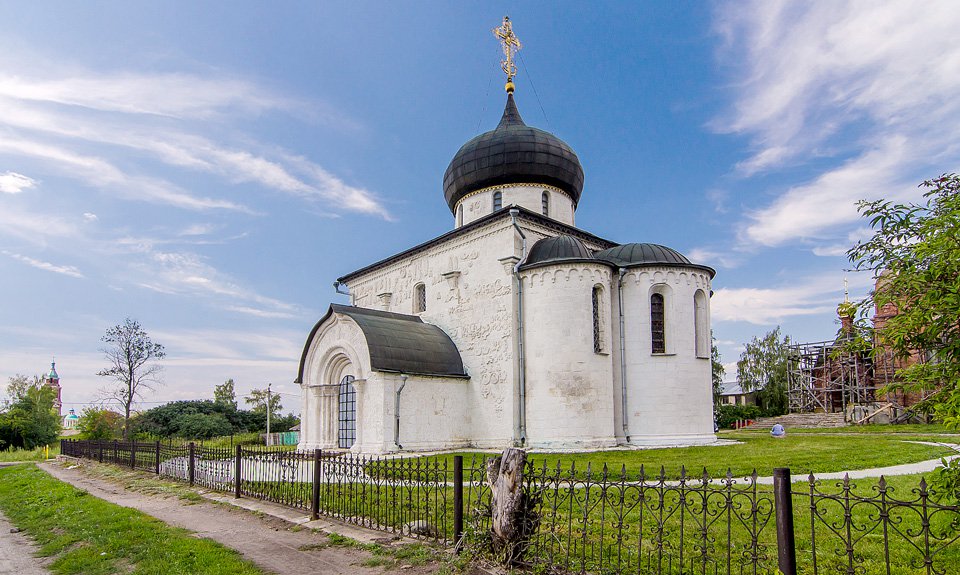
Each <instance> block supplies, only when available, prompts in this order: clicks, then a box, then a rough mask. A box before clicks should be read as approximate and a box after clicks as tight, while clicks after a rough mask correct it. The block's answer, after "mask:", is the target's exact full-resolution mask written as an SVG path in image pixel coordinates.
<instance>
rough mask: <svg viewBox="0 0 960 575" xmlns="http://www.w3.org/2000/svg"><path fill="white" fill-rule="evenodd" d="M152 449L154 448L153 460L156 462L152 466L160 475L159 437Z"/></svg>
mask: <svg viewBox="0 0 960 575" xmlns="http://www.w3.org/2000/svg"><path fill="white" fill-rule="evenodd" d="M154 450H155V451H154V455H155V456H156V457H155V459H154V460H155V461H156V464H157V465H156V467H154V472H155V473H156V474H157V476H158V477H159V476H160V440H159V439H158V440H157V444H156V446H154Z"/></svg>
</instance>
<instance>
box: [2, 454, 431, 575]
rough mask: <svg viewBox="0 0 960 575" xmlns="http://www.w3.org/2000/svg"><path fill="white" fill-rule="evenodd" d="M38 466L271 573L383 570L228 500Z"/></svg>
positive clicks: (361, 554) (357, 553)
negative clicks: (131, 486)
mask: <svg viewBox="0 0 960 575" xmlns="http://www.w3.org/2000/svg"><path fill="white" fill-rule="evenodd" d="M39 467H40V468H41V469H43V470H44V471H46V472H47V473H49V474H50V475H52V476H53V477H56V478H57V479H59V480H61V481H64V482H66V483H70V484H71V485H73V486H75V487H77V488H79V489H84V490H86V491H88V492H89V493H90V494H91V495H94V496H96V497H99V498H101V499H105V500H107V501H109V502H111V503H116V504H117V505H122V506H124V507H131V508H133V509H137V510H139V511H142V512H143V513H146V514H147V515H152V516H153V517H156V518H157V519H160V520H161V521H164V522H166V523H168V524H170V525H174V526H177V527H183V528H185V529H189V530H191V531H194V532H196V533H197V535H198V536H200V537H207V538H209V539H213V540H214V541H218V542H220V543H222V544H223V545H226V546H227V547H230V548H232V549H235V550H237V551H238V552H240V553H241V554H242V555H243V556H244V557H245V558H247V559H249V560H250V561H253V562H254V563H256V564H257V565H258V566H260V567H261V568H262V569H264V570H266V571H269V572H273V573H277V574H280V575H287V574H290V575H304V574H307V573H323V574H324V575H337V574H346V573H349V574H358V575H366V574H370V575H374V574H382V573H384V568H383V567H364V566H363V565H362V563H363V562H364V561H365V560H368V559H369V558H370V557H372V555H371V554H370V553H368V552H366V551H362V550H359V549H352V548H344V547H328V546H326V544H327V542H328V538H327V536H326V535H325V534H323V533H315V532H313V531H312V530H310V529H300V530H291V526H292V525H291V523H289V522H287V521H284V520H281V519H277V518H274V517H270V516H269V515H262V516H258V515H255V514H252V513H250V512H248V511H245V510H242V509H237V508H234V507H230V506H227V505H217V504H215V503H208V502H202V503H192V502H187V501H183V500H181V499H179V498H177V497H161V496H153V495H144V494H141V493H136V492H133V491H127V490H125V489H124V488H123V487H121V486H119V485H117V484H115V483H111V482H109V481H106V480H102V479H97V478H94V477H90V476H89V475H86V474H85V473H83V472H82V470H81V469H82V468H80V467H75V466H63V465H59V464H56V463H41V464H39ZM402 568H403V573H404V574H405V575H408V574H409V575H414V574H427V573H432V572H434V571H435V570H436V566H429V565H428V566H423V567H412V568H410V567H408V566H403V567H402ZM2 569H3V568H2V567H0V573H6V572H5V571H2ZM17 575H26V572H23V571H19V570H18V571H17Z"/></svg>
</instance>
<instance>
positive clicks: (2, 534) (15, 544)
mask: <svg viewBox="0 0 960 575" xmlns="http://www.w3.org/2000/svg"><path fill="white" fill-rule="evenodd" d="M12 529H13V525H12V524H11V523H10V522H9V521H7V518H6V517H4V516H3V514H2V513H0V575H49V573H50V572H49V571H47V570H46V569H45V568H44V566H43V565H44V562H43V560H42V559H38V558H37V557H34V555H33V554H34V553H36V551H37V546H36V545H34V543H33V541H31V540H30V539H28V538H27V536H26V535H24V534H23V533H13V532H12V531H11V530H12Z"/></svg>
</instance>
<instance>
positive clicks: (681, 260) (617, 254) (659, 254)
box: [594, 244, 690, 266]
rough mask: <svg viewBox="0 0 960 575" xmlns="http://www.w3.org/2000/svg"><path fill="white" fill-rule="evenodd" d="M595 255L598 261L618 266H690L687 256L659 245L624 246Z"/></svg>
mask: <svg viewBox="0 0 960 575" xmlns="http://www.w3.org/2000/svg"><path fill="white" fill-rule="evenodd" d="M594 255H595V256H596V258H597V259H600V260H606V261H608V262H610V263H612V264H615V265H618V266H629V265H632V264H675V265H686V266H688V265H690V260H688V259H687V256H685V255H683V254H681V253H680V252H678V251H677V250H674V249H671V248H668V247H667V246H661V245H658V244H623V245H622V246H616V247H612V248H607V249H605V250H602V251H599V252H597V253H595V254H594Z"/></svg>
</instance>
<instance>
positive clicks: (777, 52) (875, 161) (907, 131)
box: [715, 0, 960, 246]
mask: <svg viewBox="0 0 960 575" xmlns="http://www.w3.org/2000/svg"><path fill="white" fill-rule="evenodd" d="M958 26H960V10H957V7H956V4H955V3H954V2H952V1H950V0H942V1H932V2H926V3H924V5H923V9H922V10H918V9H917V6H916V4H915V3H913V2H908V1H891V2H857V1H852V2H820V3H786V2H768V1H765V0H763V1H761V0H756V1H754V2H752V3H751V4H749V5H744V4H743V3H730V4H724V5H722V6H721V7H720V8H719V9H718V11H717V30H718V31H719V33H720V34H721V36H722V37H723V38H724V39H725V40H726V45H725V46H724V47H723V48H722V49H721V55H722V57H723V58H724V59H726V60H727V61H729V62H730V63H733V64H734V66H735V67H736V68H737V69H738V70H739V72H738V73H737V77H736V78H735V86H734V90H735V93H736V95H737V97H736V102H735V103H734V105H733V109H732V112H731V113H730V114H729V116H728V117H726V118H722V119H719V120H718V121H717V122H716V124H715V125H716V127H717V128H718V129H720V130H721V131H726V132H732V133H738V134H743V135H745V136H747V137H749V138H750V140H751V142H752V145H753V148H754V151H753V154H752V156H751V157H749V158H747V159H745V160H744V161H743V162H741V163H740V164H739V166H738V167H739V170H740V172H741V173H742V174H743V175H745V176H751V175H753V174H755V173H758V172H762V171H771V170H776V169H779V168H782V167H785V166H790V165H798V164H800V165H802V164H805V163H810V162H812V161H814V160H816V161H817V162H818V164H822V165H825V166H826V168H820V169H821V172H820V173H819V175H815V176H813V177H811V178H809V180H808V181H807V182H806V183H804V184H800V185H793V186H791V187H789V188H787V189H786V190H782V191H780V192H779V193H778V195H777V197H776V199H774V200H773V201H772V202H771V203H770V204H769V205H768V206H766V207H763V208H760V209H758V210H756V211H754V212H752V213H750V214H749V215H748V219H747V222H746V225H745V226H744V229H743V230H742V233H741V240H742V241H743V242H744V243H747V244H760V245H764V246H776V245H782V244H784V243H786V242H789V241H794V240H797V239H818V238H824V237H826V236H831V237H832V236H835V235H836V234H837V233H838V232H841V233H842V231H843V230H844V228H847V227H849V226H850V225H852V224H853V223H854V222H856V221H858V220H859V214H858V213H857V211H856V209H855V206H854V203H855V201H856V200H858V199H874V198H878V197H903V196H911V195H915V194H917V192H916V187H915V186H916V184H917V183H919V181H920V180H922V179H924V178H926V177H931V176H935V175H938V174H939V173H941V172H944V171H953V170H955V169H956V166H957V164H958V163H960V145H958V143H957V141H956V138H955V132H956V126H957V125H958V123H960V99H958V98H956V94H957V93H960V44H957V43H956V42H950V41H949V38H952V37H953V35H954V31H955V30H956V29H957V27H958ZM741 62H742V65H741V64H740V63H741ZM774 191H776V190H774Z"/></svg>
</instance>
